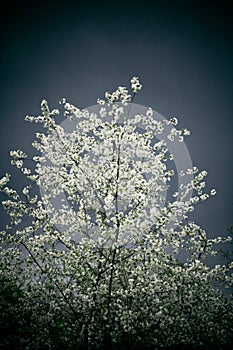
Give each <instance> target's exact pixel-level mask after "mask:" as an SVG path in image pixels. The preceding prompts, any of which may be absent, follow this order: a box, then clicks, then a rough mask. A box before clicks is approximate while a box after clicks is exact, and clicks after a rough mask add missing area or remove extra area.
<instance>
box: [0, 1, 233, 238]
mask: <svg viewBox="0 0 233 350" xmlns="http://www.w3.org/2000/svg"><path fill="white" fill-rule="evenodd" d="M19 3H20V4H19ZM5 6H6V7H5V8H3V7H2V8H1V24H0V26H1V39H0V40H1V56H0V94H1V104H0V118H1V124H0V155H1V157H0V175H3V174H4V173H5V172H9V171H11V172H13V179H12V182H11V183H12V185H14V186H15V187H17V186H19V187H20V186H21V185H22V176H20V175H19V172H18V171H16V170H14V168H12V169H11V167H10V166H9V150H11V149H23V150H25V151H26V152H28V153H30V152H31V151H30V144H31V142H32V140H33V138H34V134H33V133H34V132H35V130H36V127H34V126H31V125H30V124H29V123H26V122H25V121H24V117H25V115H26V114H29V115H33V114H34V115H36V114H39V113H40V101H41V100H42V99H43V98H46V99H47V100H48V101H49V103H50V105H51V107H54V108H55V107H57V106H58V100H59V99H60V98H61V97H67V99H68V100H69V101H71V102H72V103H74V104H76V105H77V106H79V107H81V108H84V107H88V106H91V105H94V104H95V103H96V99H97V97H101V96H103V94H104V92H105V91H106V90H113V89H114V88H116V87H117V86H118V85H123V86H124V85H126V84H128V81H129V78H130V77H132V76H133V75H137V76H139V77H140V79H141V81H142V83H143V85H144V89H143V90H142V93H141V94H139V95H138V96H137V99H136V100H135V103H138V104H142V105H144V106H151V107H152V108H153V109H155V110H156V111H157V112H159V113H161V114H162V115H163V116H164V117H166V118H170V117H172V116H177V117H178V118H179V121H180V126H181V127H187V128H188V129H190V130H191V132H192V133H191V136H190V137H189V138H188V139H187V142H186V145H187V147H188V149H189V152H190V155H191V158H192V161H193V165H197V166H198V167H199V168H200V169H206V170H207V171H208V173H209V175H208V177H207V182H208V186H207V188H208V189H210V188H213V187H215V188H216V189H217V192H218V194H217V196H216V197H214V198H213V199H211V200H209V201H208V203H207V202H205V203H206V204H202V205H199V207H198V209H197V211H196V212H195V214H193V216H192V217H193V218H194V219H195V220H196V221H197V222H198V223H199V224H201V226H202V227H203V228H205V229H207V231H208V232H209V235H211V236H212V235H219V234H220V235H224V234H226V230H227V228H228V227H229V226H230V225H231V224H233V196H232V195H233V181H232V173H233V164H232V154H233V152H232V151H233V141H232V133H233V113H232V112H233V100H232V91H233V89H232V82H233V65H232V62H233V48H232V41H233V40H232V39H233V38H232V35H231V30H232V29H233V28H232V24H231V19H232V12H231V11H230V7H229V6H230V5H229V6H227V5H226V4H225V3H224V1H221V2H219V3H216V2H208V1H203V4H202V2H198V1H170V2H169V1H162V0H161V2H156V1H154V2H153V5H152V1H151V4H149V3H147V2H146V1H141V2H134V3H133V2H131V3H129V2H123V1H108V2H104V3H103V2H99V1H96V2H95V3H94V4H92V3H91V2H85V1H83V2H79V1H69V0H67V1H64V2H61V1H56V2H55V1H54V2H53V1H49V0H48V1H44V2H43V1H30V2H28V3H27V2H25V1H20V2H19V1H18V2H17V5H16V4H14V2H12V1H9V2H7V4H6V5H5ZM0 213H1V218H0V219H1V221H0V229H2V226H3V223H4V222H5V217H4V215H3V213H2V211H1V212H0Z"/></svg>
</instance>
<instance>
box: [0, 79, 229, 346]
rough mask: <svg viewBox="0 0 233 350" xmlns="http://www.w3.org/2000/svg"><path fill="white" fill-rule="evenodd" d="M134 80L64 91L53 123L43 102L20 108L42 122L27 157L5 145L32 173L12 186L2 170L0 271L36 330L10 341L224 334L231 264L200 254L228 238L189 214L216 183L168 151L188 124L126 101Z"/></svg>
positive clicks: (161, 341) (194, 341)
mask: <svg viewBox="0 0 233 350" xmlns="http://www.w3.org/2000/svg"><path fill="white" fill-rule="evenodd" d="M141 88H142V85H141V83H140V82H139V80H138V78H137V77H133V78H132V79H131V87H130V90H129V89H127V88H126V87H122V86H120V87H118V88H117V90H116V91H114V92H112V93H109V92H107V93H106V94H105V99H98V100H97V103H98V104H97V105H96V106H94V107H93V108H88V109H83V110H80V109H79V108H77V107H75V106H74V105H72V104H70V103H68V102H67V101H66V100H65V99H62V100H61V101H60V104H61V105H62V108H63V109H64V115H65V117H66V120H65V122H64V123H61V124H58V123H57V122H56V119H57V118H59V113H60V112H59V111H58V110H57V109H54V110H52V111H50V109H49V107H48V103H47V102H46V101H45V100H43V101H42V103H41V110H42V115H40V116H37V117H32V116H27V117H26V120H28V121H30V122H35V123H42V125H43V126H44V128H45V133H37V134H36V138H37V139H36V140H35V141H34V142H33V146H34V148H35V149H36V152H37V154H36V155H35V156H34V157H33V161H34V164H35V166H34V167H27V166H26V162H27V155H26V154H25V153H24V152H23V151H20V150H16V151H12V152H11V157H12V164H13V165H15V166H16V167H18V168H19V169H21V171H22V172H23V173H24V174H25V176H26V177H27V178H28V180H30V182H31V183H30V184H29V185H27V186H26V187H24V188H23V189H22V191H21V192H20V193H19V192H16V191H15V190H14V189H11V188H9V187H8V186H7V183H8V182H9V180H10V175H9V174H6V175H5V176H4V177H3V178H2V179H1V180H0V190H1V191H2V192H4V193H5V194H6V195H7V197H8V199H6V200H4V201H3V202H2V204H3V206H4V208H5V209H6V211H7V213H8V214H9V216H10V219H11V223H10V225H7V226H6V228H5V230H4V231H1V276H3V275H4V276H7V278H8V279H9V278H10V279H11V280H12V281H14V282H15V285H16V286H17V288H19V290H20V294H19V295H20V297H19V299H20V305H21V309H22V307H23V310H24V312H26V314H27V317H28V318H29V324H30V329H31V334H33V337H34V343H33V345H32V343H31V342H30V341H29V342H27V340H25V339H23V336H22V335H21V338H20V339H21V340H19V343H18V348H20V346H21V348H22V349H41V348H46V349H54V348H56V349H63V348H65V349H82V348H85V349H103V348H105V349H120V348H121V346H123V345H124V346H127V349H130V347H132V346H134V348H138V349H142V348H143V349H149V348H150V349H157V348H161V347H164V348H166V347H167V348H168V347H172V346H173V347H174V346H176V345H177V346H179V347H180V346H183V345H187V346H189V347H190V346H193V347H194V348H195V347H200V346H203V347H204V348H207V346H210V347H211V346H212V345H213V344H215V345H214V348H215V349H217V348H219V349H220V348H221V346H224V345H225V344H228V343H229V342H230V340H231V339H230V335H231V331H232V327H231V322H232V320H233V309H232V302H231V298H230V297H229V298H226V297H225V296H224V292H223V289H224V288H229V287H231V286H232V274H231V269H232V267H233V264H232V262H231V261H229V262H227V263H226V264H224V265H219V264H212V265H211V266H209V264H208V263H207V262H206V258H207V257H208V256H215V255H217V253H218V252H217V250H215V249H214V247H215V245H216V244H217V243H222V242H224V241H229V240H230V237H228V238H225V239H224V238H222V237H217V238H215V239H213V238H212V239H209V238H208V237H207V235H206V232H205V231H204V230H203V229H202V228H201V227H200V226H198V225H197V224H196V223H195V222H193V221H191V220H190V219H189V212H191V211H193V210H194V206H195V205H196V204H197V203H198V202H200V201H204V200H206V199H207V198H208V197H209V196H210V195H211V196H212V195H215V194H216V191H215V190H214V189H212V190H211V191H209V193H207V192H205V191H204V189H205V181H204V178H205V177H206V175H207V172H206V171H199V170H198V169H197V168H196V167H189V168H187V169H184V168H182V169H181V167H180V166H179V165H177V164H176V160H175V156H174V154H172V153H173V152H172V151H173V150H174V149H175V148H176V146H175V145H179V144H180V145H182V144H184V137H185V136H186V135H189V131H188V130H187V129H181V130H178V129H177V128H176V126H177V123H178V120H177V119H176V118H172V119H170V120H166V119H164V118H163V119H160V120H158V118H156V116H155V112H154V111H153V110H152V108H144V109H143V113H141V109H140V108H139V106H138V105H135V104H134V103H133V99H134V97H135V95H136V94H137V93H138V92H139V91H140V90H141ZM169 145H170V146H169ZM177 147H178V146H177ZM177 149H178V151H179V149H180V148H179V147H178V148H177ZM177 163H178V162H177ZM35 186H36V187H37V188H38V189H39V190H40V191H37V192H35V190H34V187H35ZM175 187H177V188H175ZM39 192H40V193H39ZM169 196H170V197H169ZM4 278H6V277H4ZM21 311H22V310H21ZM15 312H16V313H17V310H16V311H15ZM54 332H55V334H56V336H54ZM35 334H37V336H36V337H35ZM58 340H59V341H58Z"/></svg>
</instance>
